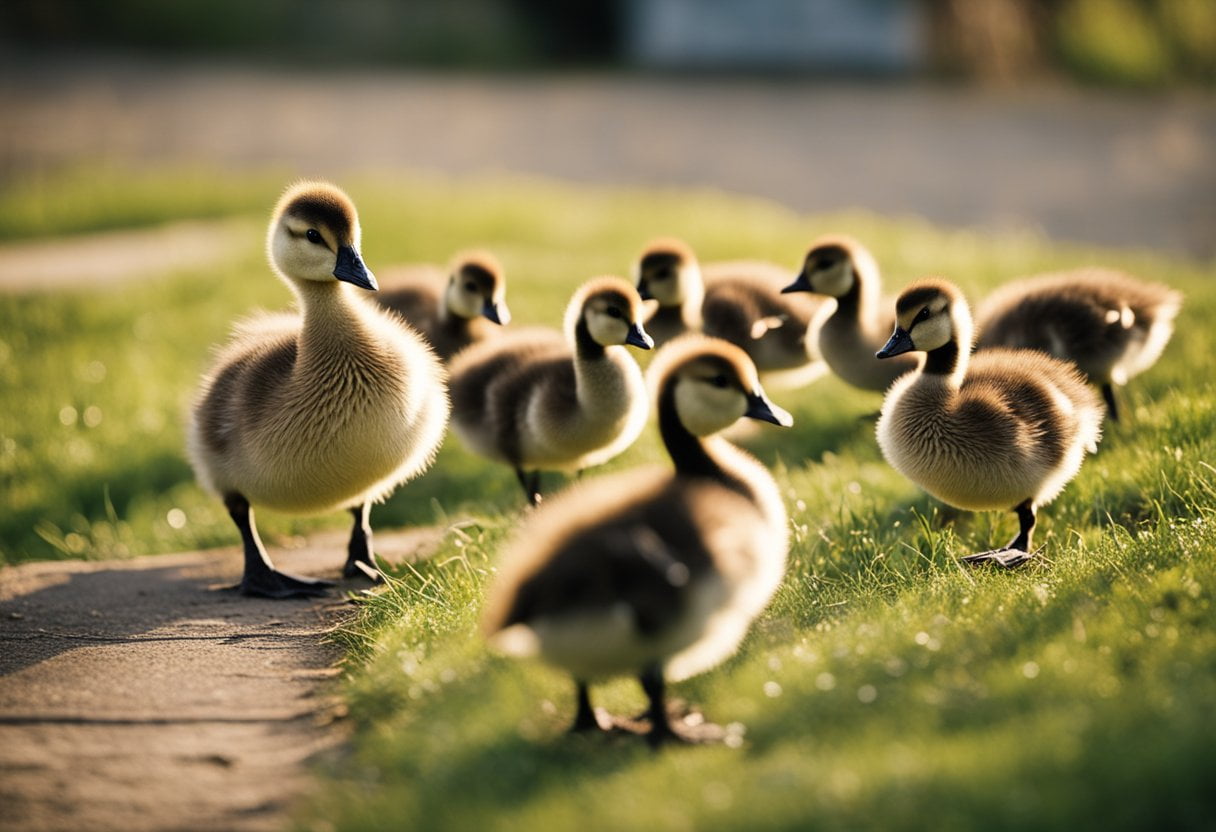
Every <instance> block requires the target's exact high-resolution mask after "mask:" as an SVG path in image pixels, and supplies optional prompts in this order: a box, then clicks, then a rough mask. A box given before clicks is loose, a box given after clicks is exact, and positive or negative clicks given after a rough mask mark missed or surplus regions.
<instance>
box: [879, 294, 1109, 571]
mask: <svg viewBox="0 0 1216 832" xmlns="http://www.w3.org/2000/svg"><path fill="white" fill-rule="evenodd" d="M896 318H897V320H896V324H895V332H894V334H892V336H891V339H890V340H889V341H888V342H887V344H886V346H884V347H883V348H882V349H881V350H879V352H878V358H880V359H886V358H887V357H888V356H893V355H901V354H903V353H908V352H912V351H918V352H923V353H925V356H924V358H923V359H922V360H921V362H920V369H919V370H918V371H915V372H912V373H908V374H907V375H905V376H902V377H901V378H900V379H899V380H898V381H896V382H895V383H894V384H893V385H891V389H890V390H889V391H888V392H887V396H886V399H885V400H884V401H883V405H882V414H881V415H880V416H879V419H878V428H877V432H878V444H879V445H880V446H881V447H882V453H883V456H884V457H886V459H887V462H889V463H890V464H891V465H892V466H893V467H894V468H895V469H896V470H897V471H899V472H900V473H901V474H903V475H904V476H905V477H907V478H908V479H910V480H912V481H913V482H915V483H916V484H917V485H919V486H920V487H921V488H923V489H925V490H926V491H928V492H929V493H930V494H932V495H933V496H934V497H936V498H937V499H939V500H941V501H942V502H944V503H948V504H950V505H952V506H956V507H958V508H963V509H967V510H969V511H992V510H1012V511H1014V512H1016V513H1017V516H1018V522H1019V530H1018V534H1017V536H1016V537H1015V538H1014V539H1013V540H1012V541H1010V543H1009V545H1007V546H1005V547H1003V548H1001V549H995V550H991V551H987V552H980V553H978V554H975V555H970V556H968V557H965V558H963V560H964V561H965V562H967V563H981V562H992V563H996V564H998V565H1000V566H1004V567H1007V568H1012V567H1014V566H1018V565H1020V564H1022V563H1024V562H1026V561H1027V560H1029V559H1030V557H1031V556H1032V554H1033V552H1032V550H1031V534H1032V533H1033V531H1034V525H1035V513H1036V511H1037V510H1038V508H1039V506H1042V505H1044V504H1046V503H1049V502H1050V501H1051V500H1053V499H1055V497H1056V495H1058V494H1059V493H1060V491H1062V490H1063V488H1064V486H1065V485H1066V484H1067V483H1068V482H1069V481H1070V480H1071V479H1072V478H1073V477H1074V476H1076V474H1077V472H1078V471H1079V470H1080V468H1081V462H1082V460H1083V459H1084V458H1085V453H1086V452H1087V451H1088V452H1090V453H1093V452H1094V451H1095V450H1097V443H1098V440H1099V439H1100V438H1101V435H1102V403H1101V401H1100V400H1099V398H1098V395H1097V394H1096V393H1095V392H1094V390H1093V389H1092V388H1090V387H1089V386H1087V385H1086V384H1085V379H1084V377H1083V376H1082V375H1081V373H1080V372H1079V371H1078V370H1077V368H1076V367H1075V366H1074V365H1073V364H1070V363H1067V362H1065V361H1061V360H1059V359H1057V358H1052V357H1051V356H1049V355H1047V354H1046V353H1043V352H1039V351H1038V350H1008V349H991V350H982V351H980V352H978V353H976V354H975V355H972V354H971V348H972V322H971V312H970V309H969V308H968V306H967V301H966V299H965V298H964V297H963V294H962V292H960V291H959V290H958V288H957V287H956V286H954V285H953V284H951V283H949V282H947V281H944V280H937V279H926V280H921V281H918V282H916V283H913V284H912V285H910V286H908V288H906V289H905V290H904V291H903V294H901V295H900V296H899V300H898V301H897V303H896Z"/></svg>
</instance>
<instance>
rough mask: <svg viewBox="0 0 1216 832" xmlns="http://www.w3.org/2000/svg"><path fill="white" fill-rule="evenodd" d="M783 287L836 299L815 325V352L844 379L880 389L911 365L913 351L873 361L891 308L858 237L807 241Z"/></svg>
mask: <svg viewBox="0 0 1216 832" xmlns="http://www.w3.org/2000/svg"><path fill="white" fill-rule="evenodd" d="M782 291H783V292H787V293H789V292H813V293H815V294H819V295H826V296H828V297H830V298H834V299H835V300H836V308H835V310H833V311H831V312H830V313H829V314H828V315H827V317H826V318H825V320H824V321H823V323H822V325H821V326H820V327H819V345H818V346H819V354H820V355H822V356H823V360H824V361H826V362H827V365H828V367H829V368H830V369H831V370H832V372H833V373H835V374H836V375H837V376H839V377H840V378H841V379H842V380H844V381H845V382H847V383H849V384H851V385H853V386H854V387H860V388H861V389H862V390H876V391H883V390H886V389H887V388H888V387H890V386H891V382H893V381H895V379H897V378H899V377H900V376H902V375H903V374H904V373H906V372H908V371H909V370H912V369H914V368H915V367H916V359H915V357H913V356H904V357H902V358H895V359H894V360H888V361H879V360H877V359H876V358H875V357H874V353H875V351H876V350H877V349H878V348H879V347H881V346H882V345H883V343H884V342H885V341H886V338H887V335H888V334H889V333H890V332H891V327H892V326H893V324H894V322H895V321H894V316H893V315H892V313H891V311H890V310H891V309H892V308H893V307H892V305H891V304H889V303H883V302H882V300H881V298H880V293H881V291H882V280H881V277H880V275H879V272H878V264H877V263H875V262H874V258H873V256H872V255H871V254H870V252H869V251H868V250H867V249H866V248H865V246H863V245H862V244H861V243H859V242H857V241H856V240H854V239H853V238H851V237H846V236H843V235H839V234H833V235H829V236H825V237H821V238H819V239H818V240H816V241H815V242H814V243H812V245H811V247H810V250H809V251H807V254H806V257H805V258H803V263H802V270H801V271H800V272H799V273H798V276H797V277H796V278H795V279H794V282H793V283H791V284H790V285H788V286H786V287H785V288H784V289H782Z"/></svg>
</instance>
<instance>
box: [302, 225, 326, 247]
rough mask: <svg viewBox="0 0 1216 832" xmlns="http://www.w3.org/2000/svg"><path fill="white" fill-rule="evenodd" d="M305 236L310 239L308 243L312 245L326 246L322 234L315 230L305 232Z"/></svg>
mask: <svg viewBox="0 0 1216 832" xmlns="http://www.w3.org/2000/svg"><path fill="white" fill-rule="evenodd" d="M304 236H305V237H307V238H308V242H310V243H315V244H316V245H319V246H323V245H325V240H324V239H322V238H321V232H320V231H318V230H317V229H315V228H310V229H308V231H306V232H304Z"/></svg>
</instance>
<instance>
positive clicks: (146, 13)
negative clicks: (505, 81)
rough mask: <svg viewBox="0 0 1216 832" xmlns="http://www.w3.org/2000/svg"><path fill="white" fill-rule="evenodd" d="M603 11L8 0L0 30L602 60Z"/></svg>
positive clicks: (72, 41) (318, 60) (510, 3)
mask: <svg viewBox="0 0 1216 832" xmlns="http://www.w3.org/2000/svg"><path fill="white" fill-rule="evenodd" d="M576 11H578V12H579V13H578V14H576V13H575V12H576ZM611 19H612V16H611V4H609V3H606V2H590V3H586V4H583V3H580V4H577V6H573V5H570V4H560V3H557V2H553V0H343V1H342V2H334V1H333V0H258V2H253V3H250V2H246V0H173V2H168V3H165V2H159V0H107V1H106V2H104V3H98V2H92V0H9V1H8V2H6V3H4V4H0V35H4V34H7V35H8V38H9V39H11V40H12V41H13V42H14V44H19V45H21V46H26V47H28V46H93V47H104V48H115V47H117V48H126V49H137V50H140V51H146V52H150V53H153V54H161V55H173V56H180V55H182V54H197V55H222V56H236V57H241V58H246V59H249V58H252V59H253V60H256V61H281V62H286V63H307V64H308V65H309V66H342V65H363V64H374V63H387V64H397V63H402V64H416V65H426V66H436V67H486V66H527V65H533V64H543V63H546V62H549V61H551V60H553V59H562V60H576V61H577V60H582V61H586V60H588V59H592V60H594V59H600V58H602V57H603V56H604V54H605V53H606V52H607V51H608V50H609V48H610V45H611V44H610V37H611V33H612V31H613V29H612V27H611V25H609V24H610V22H611Z"/></svg>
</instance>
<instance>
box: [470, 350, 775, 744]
mask: <svg viewBox="0 0 1216 832" xmlns="http://www.w3.org/2000/svg"><path fill="white" fill-rule="evenodd" d="M648 376H649V380H650V381H651V383H652V388H653V389H654V391H655V393H656V400H657V406H658V420H659V430H660V432H661V434H662V438H663V443H664V445H665V446H666V448H667V452H668V454H669V455H670V456H671V460H672V462H673V463H674V465H675V471H674V472H672V471H668V470H665V469H662V468H657V467H655V468H643V469H640V470H634V471H628V472H624V473H620V474H615V475H610V476H606V477H600V478H597V479H596V480H594V481H589V482H585V483H579V484H577V485H576V486H574V487H573V488H572V489H570V490H568V491H566V492H565V493H563V494H561V495H559V496H558V497H557V498H555V499H554V500H553V501H552V502H549V503H546V504H545V506H544V507H543V508H542V509H541V510H539V511H538V512H537V513H536V514H534V515H533V516H532V517H531V518H530V519H529V521H528V522H527V523H526V524H525V525H524V526H523V527H522V528H521V529H520V530H519V532H518V534H517V536H516V538H515V540H514V542H513V544H511V545H510V547H509V548H508V549H507V550H506V552H505V553H504V555H503V557H502V559H501V564H500V568H499V571H498V575H497V577H496V579H495V581H494V583H493V585H492V586H491V588H490V590H489V593H488V598H487V602H486V612H485V615H484V618H483V622H482V626H483V631H484V632H485V634H486V636H487V638H489V640H490V642H491V644H492V645H493V646H494V647H496V648H497V649H498V650H500V651H501V652H503V653H506V654H507V655H512V656H517V657H525V656H539V657H540V658H542V659H544V660H546V661H548V662H549V663H551V664H554V665H556V666H557V667H560V668H562V669H564V670H566V671H568V672H569V673H570V674H571V675H572V676H573V677H574V680H575V687H576V697H577V698H576V701H577V713H576V716H575V719H574V724H573V726H572V730H573V731H576V732H580V731H591V730H597V729H601V728H604V727H605V726H602V725H601V723H600V720H599V719H598V718H597V715H596V713H595V711H594V709H593V708H592V706H591V699H590V695H589V693H588V684H589V683H590V682H592V681H595V680H598V679H602V678H605V677H611V676H619V675H624V674H636V675H637V678H638V680H639V681H640V682H641V685H642V689H643V690H644V691H645V693H646V696H647V697H648V699H649V707H648V709H647V717H648V721H649V723H650V729H649V732H648V733H647V734H646V737H647V739H648V741H649V742H650V743H651V745H652V746H658V745H660V744H662V743H664V742H668V741H682V742H700V741H712V740H714V739H716V738H720V737H721V736H722V732H721V729H719V728H717V726H713V725H710V724H702V725H700V726H688V725H686V724H684V723H683V721H682V720H679V719H674V720H673V718H672V716H671V714H669V711H668V707H667V703H666V698H665V686H666V682H667V681H668V680H671V681H678V680H681V679H685V678H688V677H689V676H692V675H695V674H697V673H700V672H702V671H705V670H708V669H709V668H711V667H713V666H715V665H717V664H718V663H719V662H721V661H723V660H724V659H725V658H726V657H728V656H730V655H731V654H732V653H734V651H735V650H736V648H737V647H738V645H739V642H740V640H741V639H742V638H743V636H744V635H745V634H746V632H747V629H748V627H749V626H750V624H751V622H752V620H753V619H754V618H755V617H756V616H757V615H759V614H760V612H761V611H762V610H763V609H764V607H765V606H766V605H767V604H768V601H769V599H770V598H771V597H772V594H773V592H774V591H775V590H776V588H777V586H778V584H779V583H780V581H781V578H782V576H783V574H784V571H785V559H786V553H787V551H788V549H789V540H788V529H787V522H786V514H785V507H784V505H783V504H782V500H781V495H780V493H779V491H778V489H777V485H776V483H775V482H774V481H773V478H772V476H771V475H770V474H769V472H768V471H767V470H766V469H765V468H764V466H763V465H761V464H760V463H759V462H758V461H757V460H756V459H754V458H753V457H751V456H749V455H748V454H746V453H744V452H743V451H741V450H740V449H738V448H737V447H735V446H734V445H731V444H730V443H729V442H727V441H726V440H725V439H723V438H721V437H719V436H714V435H713V434H715V433H717V432H719V431H721V430H723V429H725V428H727V427H729V426H730V425H732V424H733V423H734V422H735V421H737V420H738V419H740V418H742V417H750V418H753V419H760V420H763V421H766V422H772V423H775V424H778V425H783V426H788V425H790V424H792V422H793V420H792V418H791V417H790V415H789V414H788V413H786V412H785V411H784V410H782V409H781V408H780V407H778V406H777V405H775V404H773V403H772V402H771V401H769V400H768V398H767V397H766V396H765V394H764V391H763V389H762V388H761V387H760V383H759V380H758V377H757V374H756V369H755V366H754V365H753V364H752V362H751V360H750V359H749V358H748V357H747V355H746V353H744V352H743V351H742V350H740V349H739V348H738V347H736V346H734V345H732V344H729V343H727V342H725V341H721V340H719V339H713V338H706V337H704V336H701V335H695V334H694V335H686V336H683V337H682V338H679V339H676V340H674V341H672V342H671V343H670V344H669V345H667V346H665V347H664V348H663V349H662V350H660V351H659V353H658V355H657V356H656V357H655V361H654V363H653V364H652V365H651V369H650V371H649V373H648ZM609 719H611V718H609ZM628 724H629V722H628V721H621V723H620V727H625V726H627V725H628Z"/></svg>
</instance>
